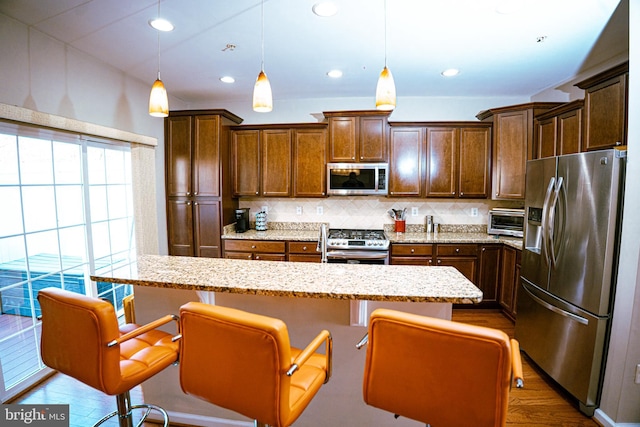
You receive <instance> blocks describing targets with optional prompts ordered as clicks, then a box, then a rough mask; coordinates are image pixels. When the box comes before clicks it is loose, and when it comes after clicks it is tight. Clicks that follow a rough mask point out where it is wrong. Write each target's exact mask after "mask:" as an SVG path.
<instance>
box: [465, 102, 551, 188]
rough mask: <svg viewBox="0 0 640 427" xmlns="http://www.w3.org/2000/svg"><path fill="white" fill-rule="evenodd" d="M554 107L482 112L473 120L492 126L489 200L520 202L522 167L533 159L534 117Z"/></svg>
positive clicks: (528, 106)
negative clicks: (476, 119)
mask: <svg viewBox="0 0 640 427" xmlns="http://www.w3.org/2000/svg"><path fill="white" fill-rule="evenodd" d="M558 105H560V104H559V103H556V102H534V103H529V104H521V105H514V106H510V107H503V108H496V109H491V110H486V111H482V112H480V113H479V114H478V115H477V116H476V117H477V118H478V119H480V120H482V121H487V122H493V142H492V177H491V181H492V185H491V187H492V194H491V198H492V199H496V200H512V199H516V200H520V199H524V185H525V173H526V163H527V160H531V159H533V158H534V155H533V150H534V145H535V144H534V141H535V139H536V138H535V133H536V131H537V129H535V126H534V124H535V123H534V117H535V116H537V115H538V114H540V113H543V112H545V111H547V110H549V109H551V108H554V107H557V106H558Z"/></svg>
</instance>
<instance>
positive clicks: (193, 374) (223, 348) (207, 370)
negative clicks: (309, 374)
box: [180, 302, 291, 426]
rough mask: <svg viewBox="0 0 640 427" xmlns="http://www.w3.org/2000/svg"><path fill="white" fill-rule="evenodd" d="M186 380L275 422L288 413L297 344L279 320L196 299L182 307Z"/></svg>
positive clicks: (216, 399)
mask: <svg viewBox="0 0 640 427" xmlns="http://www.w3.org/2000/svg"><path fill="white" fill-rule="evenodd" d="M180 331H181V333H182V339H181V340H180V385H181V387H182V390H183V391H184V392H185V393H187V394H191V395H194V396H196V397H198V398H200V399H203V400H205V401H208V402H210V403H213V404H214V405H217V406H220V407H223V408H227V409H230V410H232V411H235V412H237V413H240V414H242V415H245V416H247V417H250V418H253V419H255V420H259V421H260V422H262V423H266V424H269V425H274V426H277V425H281V423H280V421H279V420H281V419H283V418H287V417H288V415H287V414H288V412H289V410H290V409H289V408H290V406H289V386H290V381H291V380H290V377H288V376H287V375H286V371H287V370H288V369H289V367H290V366H291V349H290V344H289V333H288V331H287V327H286V325H285V324H284V322H282V321H281V320H279V319H274V318H271V317H265V316H260V315H257V314H253V313H247V312H244V311H240V310H235V309H232V308H228V307H220V306H215V305H209V304H202V303H198V302H190V303H187V304H185V305H184V306H182V307H181V309H180Z"/></svg>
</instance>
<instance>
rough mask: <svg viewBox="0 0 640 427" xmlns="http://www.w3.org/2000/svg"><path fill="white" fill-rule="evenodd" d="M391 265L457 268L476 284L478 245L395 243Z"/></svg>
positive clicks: (392, 249)
mask: <svg viewBox="0 0 640 427" xmlns="http://www.w3.org/2000/svg"><path fill="white" fill-rule="evenodd" d="M390 262H391V264H394V265H437V266H443V267H444V266H449V267H455V268H456V269H457V270H458V271H460V272H461V273H462V274H463V275H464V276H465V277H466V278H467V279H469V280H470V281H472V282H473V283H476V274H477V266H478V245H476V244H468V243H464V244H441V243H439V244H435V245H433V244H429V243H394V244H392V245H391V261H390Z"/></svg>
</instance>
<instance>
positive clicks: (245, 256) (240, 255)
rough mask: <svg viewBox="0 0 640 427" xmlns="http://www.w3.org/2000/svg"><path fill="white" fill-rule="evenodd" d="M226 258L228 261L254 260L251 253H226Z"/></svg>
mask: <svg viewBox="0 0 640 427" xmlns="http://www.w3.org/2000/svg"><path fill="white" fill-rule="evenodd" d="M224 257H225V258H227V259H253V254H252V253H251V252H230V251H224Z"/></svg>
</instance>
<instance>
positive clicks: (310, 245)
mask: <svg viewBox="0 0 640 427" xmlns="http://www.w3.org/2000/svg"><path fill="white" fill-rule="evenodd" d="M317 245H318V242H288V243H287V247H288V251H287V254H288V259H289V261H292V262H322V254H321V253H320V252H318V251H316V247H317Z"/></svg>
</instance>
